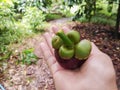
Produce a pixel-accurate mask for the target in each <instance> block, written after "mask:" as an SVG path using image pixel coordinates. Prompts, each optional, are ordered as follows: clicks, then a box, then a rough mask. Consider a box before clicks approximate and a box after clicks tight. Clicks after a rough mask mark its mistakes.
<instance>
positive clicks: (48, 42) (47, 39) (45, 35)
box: [43, 33, 54, 54]
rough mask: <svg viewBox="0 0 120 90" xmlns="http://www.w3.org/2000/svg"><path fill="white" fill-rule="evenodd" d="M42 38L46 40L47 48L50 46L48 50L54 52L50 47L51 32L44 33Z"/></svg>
mask: <svg viewBox="0 0 120 90" xmlns="http://www.w3.org/2000/svg"><path fill="white" fill-rule="evenodd" d="M43 36H44V39H45V40H46V43H47V44H48V46H49V48H50V51H51V53H52V54H53V53H54V49H53V48H52V44H51V42H52V34H51V33H45V34H44V35H43Z"/></svg>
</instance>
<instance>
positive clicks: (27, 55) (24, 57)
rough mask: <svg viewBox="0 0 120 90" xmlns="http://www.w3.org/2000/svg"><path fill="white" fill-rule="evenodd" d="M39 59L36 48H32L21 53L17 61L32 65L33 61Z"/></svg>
mask: <svg viewBox="0 0 120 90" xmlns="http://www.w3.org/2000/svg"><path fill="white" fill-rule="evenodd" d="M37 60H38V57H37V56H36V55H35V54H34V49H33V48H30V49H26V50H23V51H22V53H20V56H19V60H18V61H17V63H18V64H19V63H22V64H26V65H31V64H33V63H34V64H35V63H36V61H37Z"/></svg>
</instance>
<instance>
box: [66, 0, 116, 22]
mask: <svg viewBox="0 0 120 90" xmlns="http://www.w3.org/2000/svg"><path fill="white" fill-rule="evenodd" d="M117 1H118V0H66V2H65V3H66V5H68V6H69V7H70V8H71V7H73V6H74V5H77V6H78V7H79V8H78V10H77V11H76V13H75V16H74V18H73V20H77V19H79V18H80V19H79V20H82V21H84V20H85V21H90V20H91V18H92V17H93V16H95V15H97V14H99V13H100V14H103V15H106V16H108V17H110V16H111V15H112V14H113V13H114V14H116V13H117V11H116V10H117V6H118V5H117V4H116V2H117Z"/></svg>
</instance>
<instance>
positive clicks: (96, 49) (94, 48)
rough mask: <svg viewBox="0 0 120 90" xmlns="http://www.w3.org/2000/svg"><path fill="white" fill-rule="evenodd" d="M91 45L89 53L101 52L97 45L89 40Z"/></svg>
mask: <svg viewBox="0 0 120 90" xmlns="http://www.w3.org/2000/svg"><path fill="white" fill-rule="evenodd" d="M91 45H92V51H91V54H94V55H96V54H99V53H102V52H101V51H100V50H99V49H98V47H97V46H96V45H95V44H94V43H93V42H91Z"/></svg>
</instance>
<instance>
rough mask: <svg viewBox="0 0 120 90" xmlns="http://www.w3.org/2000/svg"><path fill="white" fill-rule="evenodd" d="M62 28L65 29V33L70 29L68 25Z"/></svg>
mask: <svg viewBox="0 0 120 90" xmlns="http://www.w3.org/2000/svg"><path fill="white" fill-rule="evenodd" d="M62 29H63V30H64V32H65V33H67V32H69V31H70V29H69V28H68V27H67V26H64V27H63V28H62Z"/></svg>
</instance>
